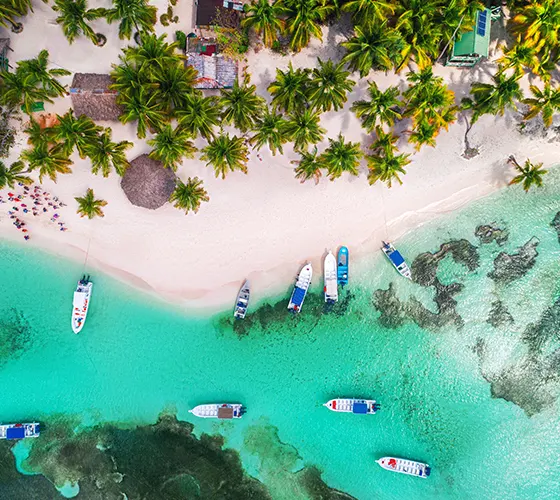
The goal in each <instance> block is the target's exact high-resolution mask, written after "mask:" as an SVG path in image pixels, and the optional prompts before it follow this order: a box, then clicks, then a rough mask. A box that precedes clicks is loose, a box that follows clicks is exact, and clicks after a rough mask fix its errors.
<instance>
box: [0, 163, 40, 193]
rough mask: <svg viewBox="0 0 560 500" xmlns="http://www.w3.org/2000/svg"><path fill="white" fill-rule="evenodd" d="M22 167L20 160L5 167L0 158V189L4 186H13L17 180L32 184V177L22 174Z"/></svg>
mask: <svg viewBox="0 0 560 500" xmlns="http://www.w3.org/2000/svg"><path fill="white" fill-rule="evenodd" d="M24 167H25V165H24V164H23V162H21V161H16V162H15V163H12V164H11V165H10V166H9V167H7V166H6V165H5V164H4V162H2V161H1V160H0V189H4V188H5V187H6V186H8V187H11V188H13V187H15V185H16V184H17V183H19V182H21V183H22V184H32V183H33V179H31V177H29V176H27V175H24V174H23V169H24Z"/></svg>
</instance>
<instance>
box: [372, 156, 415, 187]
mask: <svg viewBox="0 0 560 500" xmlns="http://www.w3.org/2000/svg"><path fill="white" fill-rule="evenodd" d="M409 156H410V155H407V154H401V155H395V154H394V153H390V154H374V155H370V156H368V157H367V161H368V169H369V174H368V181H369V183H370V184H374V183H376V182H377V181H381V182H385V183H386V184H387V186H388V187H391V185H392V182H393V181H394V180H396V181H397V182H398V183H399V184H402V181H401V179H400V177H399V175H401V174H406V170H405V169H404V167H405V166H406V165H408V164H409V163H410V160H409V159H408V157H409Z"/></svg>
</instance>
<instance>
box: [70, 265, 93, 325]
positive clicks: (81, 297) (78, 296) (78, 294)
mask: <svg viewBox="0 0 560 500" xmlns="http://www.w3.org/2000/svg"><path fill="white" fill-rule="evenodd" d="M92 287H93V283H92V282H91V281H90V279H89V276H87V277H86V275H85V274H84V276H83V277H82V279H81V280H80V281H78V286H77V287H76V291H75V292H74V300H73V301H72V330H73V331H74V333H80V331H81V330H82V328H83V327H84V324H85V322H86V317H87V312H88V309H89V302H90V298H91V289H92Z"/></svg>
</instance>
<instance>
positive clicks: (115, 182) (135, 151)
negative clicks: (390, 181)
mask: <svg viewBox="0 0 560 500" xmlns="http://www.w3.org/2000/svg"><path fill="white" fill-rule="evenodd" d="M109 3H110V2H94V1H91V2H90V7H97V6H106V7H109ZM153 3H154V4H157V5H158V6H159V7H160V11H161V10H163V8H162V7H161V6H166V2H164V1H162V0H159V1H157V2H153ZM175 10H176V13H177V14H178V15H179V17H180V21H179V23H178V24H172V25H171V26H169V27H168V28H165V29H164V28H163V27H162V26H161V25H159V23H158V25H157V30H158V33H162V32H164V30H165V31H167V32H168V33H170V35H169V36H168V38H169V39H173V36H172V33H174V31H175V30H177V29H181V30H182V31H184V32H186V33H188V32H190V31H192V30H193V26H194V22H193V6H192V1H187V0H179V5H178V6H177V8H176V9H175ZM55 18H56V13H55V12H53V11H52V10H51V8H50V7H49V6H48V5H45V4H43V3H42V2H36V3H35V12H34V13H33V14H31V15H30V16H28V17H27V18H26V19H25V20H24V25H25V29H24V31H23V33H21V34H19V35H14V34H12V33H9V32H8V31H7V30H3V31H0V37H3V36H8V37H9V38H10V39H11V46H12V48H13V49H14V52H13V53H11V55H10V62H11V63H14V62H15V61H17V60H20V59H26V58H30V57H34V56H36V55H37V53H38V52H39V51H40V50H41V49H43V48H46V49H47V50H48V51H49V53H50V58H51V61H52V62H53V63H55V64H56V65H59V66H61V67H63V68H66V69H68V70H69V71H71V72H72V73H75V72H89V73H108V72H109V71H110V69H111V64H112V63H116V62H117V61H118V55H119V53H120V49H121V47H123V46H126V45H127V42H123V41H120V40H119V39H118V36H117V26H118V25H117V24H113V25H107V24H106V23H105V21H98V22H95V23H94V27H95V28H96V31H100V32H102V33H104V34H105V35H106V36H107V39H108V41H107V44H106V45H105V46H104V47H102V48H99V47H95V46H94V45H93V44H92V43H91V42H90V41H89V40H87V39H85V38H81V39H79V40H77V41H76V42H75V43H74V44H73V45H69V44H68V42H67V41H66V39H65V38H64V36H63V34H62V30H61V28H60V26H58V25H56V24H55V23H54V19H55ZM325 31H326V30H325ZM331 38H332V37H329V36H327V34H326V36H325V39H324V40H325V43H326V42H327V40H329V42H330V47H331V49H330V50H329V48H327V47H326V45H325V46H322V45H321V44H320V43H319V42H317V41H314V42H313V43H312V44H311V46H310V47H309V48H308V49H306V50H305V51H303V52H302V53H300V54H297V55H295V56H290V57H281V56H279V55H276V54H272V53H271V52H269V51H267V50H261V51H259V52H258V53H252V52H251V53H250V54H249V56H248V68H249V73H250V74H251V81H252V82H253V83H255V84H257V87H258V90H259V93H260V95H263V96H267V97H268V95H267V94H266V92H265V91H266V87H267V86H268V84H269V83H270V82H271V81H272V80H274V79H275V68H276V67H278V68H281V69H285V68H286V67H287V66H288V63H289V61H292V62H293V64H294V66H296V67H313V66H314V65H315V64H316V61H317V57H321V58H322V59H328V58H329V57H332V58H335V57H336V58H338V54H339V52H338V49H337V48H336V47H337V45H336V44H335V43H334V42H333V41H332V40H331ZM493 71H494V66H493V65H492V63H490V62H486V63H484V64H482V65H480V66H478V67H477V68H475V69H474V70H468V69H458V68H445V67H442V66H438V67H437V69H436V73H437V74H439V75H441V76H444V77H445V79H446V81H447V82H448V83H449V84H450V88H451V89H452V90H454V91H455V92H456V97H457V100H458V101H459V100H460V99H461V97H464V96H466V95H467V93H468V89H469V87H470V82H471V81H472V79H473V77H474V76H475V75H476V77H477V79H482V78H481V76H480V75H485V78H486V79H489V77H490V75H491V74H492V73H493ZM354 78H355V79H356V80H358V75H357V74H356V75H354ZM404 78H405V72H403V74H401V75H394V74H387V75H386V74H384V73H372V74H371V75H370V77H369V79H370V80H372V79H375V81H377V82H378V84H379V86H380V87H381V88H383V89H384V88H386V87H387V86H389V85H395V84H399V83H401V82H402V81H403V80H404ZM71 79H72V77H67V78H65V79H64V83H67V84H70V82H71ZM525 83H526V82H525ZM366 89H367V83H366V80H365V79H363V80H360V81H359V83H358V84H357V85H356V87H355V89H354V91H353V92H352V93H351V94H350V96H349V101H348V103H347V105H346V107H345V109H344V111H342V112H338V113H335V112H331V113H326V114H324V115H323V116H322V126H323V127H324V128H326V129H327V130H328V134H327V135H328V136H329V137H332V138H334V137H336V136H337V135H338V133H339V132H342V134H343V135H344V136H345V137H346V138H347V139H348V140H352V141H359V142H361V143H362V144H369V142H371V140H369V139H368V137H367V134H366V133H365V131H364V130H363V129H362V128H361V126H360V122H359V121H358V119H357V118H356V117H355V116H354V115H353V114H352V113H351V112H350V111H349V107H350V104H351V103H352V102H353V101H355V100H356V99H360V98H362V97H364V96H365V91H366ZM70 106H71V103H70V98H69V97H67V98H64V99H58V100H57V101H56V103H55V104H54V105H48V104H47V105H46V111H47V112H54V113H58V114H63V113H64V112H66V111H67V110H68V109H69V108H70ZM101 124H102V125H104V126H110V127H111V128H112V129H113V139H115V140H124V139H127V140H130V141H133V142H134V143H135V146H134V148H132V149H130V150H129V151H128V153H127V156H128V158H129V160H132V159H134V158H135V157H137V156H138V155H139V154H142V153H147V152H149V150H150V148H149V146H148V145H147V144H146V143H145V141H143V140H142V141H141V140H138V139H137V138H136V134H135V126H123V125H121V124H120V123H117V122H105V123H101ZM464 132H465V124H464V122H463V121H462V120H459V121H458V122H457V123H456V124H454V125H452V126H451V127H450V129H449V132H446V133H445V132H444V133H442V134H441V135H440V136H439V137H438V138H437V147H436V148H435V149H433V148H427V147H426V148H424V149H422V151H421V152H420V153H417V154H414V156H413V157H412V160H413V161H412V163H411V164H410V165H409V166H408V167H407V172H408V174H407V175H406V176H405V177H404V179H403V180H404V185H403V186H399V185H394V186H393V187H392V188H391V189H388V188H387V187H386V186H385V185H383V184H380V183H379V184H376V185H375V186H370V185H369V184H368V182H367V174H366V172H367V171H366V167H365V162H364V163H363V165H362V171H361V174H360V176H359V177H352V178H351V177H349V176H344V177H342V178H341V179H337V180H336V181H334V182H330V181H329V180H328V179H326V178H323V179H321V182H320V183H319V185H315V184H314V183H313V182H307V183H305V184H300V183H299V181H298V180H297V179H295V177H294V172H293V165H291V164H290V161H291V160H293V159H295V158H296V155H295V154H294V153H293V151H292V148H291V146H286V148H285V151H284V153H285V154H284V155H277V156H276V157H273V156H272V155H271V154H270V153H269V152H268V150H267V149H266V148H263V149H262V150H261V152H260V155H261V157H262V161H261V160H259V158H258V157H257V155H256V154H255V152H253V153H252V154H251V159H250V163H249V173H248V175H244V174H242V173H234V174H230V175H229V176H228V177H227V178H226V179H225V180H221V179H216V178H214V175H213V171H212V169H211V168H209V167H206V166H205V164H204V163H203V162H201V161H198V160H186V161H185V162H184V163H183V165H182V166H181V167H180V169H179V170H178V175H179V176H180V177H181V178H182V179H186V178H187V177H189V176H198V177H200V178H201V179H202V180H203V181H204V185H205V188H206V189H207V191H208V193H209V195H210V202H209V203H206V204H203V206H202V207H201V209H200V211H199V213H198V214H189V215H188V216H185V214H184V212H181V211H179V210H177V209H175V208H173V206H171V205H170V204H167V205H165V206H164V207H162V208H160V209H158V210H155V211H151V210H147V209H142V208H138V207H135V206H133V205H131V204H130V203H129V202H128V200H127V198H126V197H125V195H124V193H123V192H122V190H121V188H120V180H121V179H120V177H118V176H117V175H116V174H113V175H111V177H109V178H107V179H104V178H103V177H101V176H94V175H93V174H91V171H90V166H89V163H88V161H87V160H85V161H84V160H80V158H79V157H78V156H77V154H75V155H74V157H73V160H74V161H75V164H74V166H73V173H72V174H71V175H60V176H59V180H58V182H57V183H56V184H55V183H53V182H51V181H48V180H45V181H44V187H45V189H47V190H48V191H50V192H51V193H52V194H53V195H56V196H58V197H59V198H61V199H62V200H63V201H64V202H65V203H67V205H68V206H66V207H64V208H62V209H60V210H59V211H58V212H59V213H60V216H61V218H62V219H63V220H64V221H65V222H66V223H67V226H68V228H69V230H68V231H67V232H60V231H59V230H58V226H57V225H56V224H53V223H51V222H50V220H49V218H48V217H45V218H42V217H41V218H36V219H33V218H32V217H31V218H27V220H29V224H28V227H29V231H30V235H31V239H30V241H28V242H25V241H23V238H22V234H21V233H20V232H18V231H17V230H16V229H15V228H14V227H13V226H12V223H11V222H12V221H11V220H10V219H9V216H8V215H7V214H6V211H7V209H8V208H6V207H7V206H6V205H0V237H4V238H15V239H16V240H17V241H20V242H21V244H22V245H33V246H38V247H41V248H44V249H46V250H48V251H50V252H53V253H55V254H60V255H63V256H68V257H71V258H76V259H79V260H84V258H85V253H86V251H88V249H89V251H88V266H92V267H94V268H99V269H100V270H103V271H107V272H109V273H110V274H112V275H114V276H116V277H118V278H119V279H123V280H125V281H127V282H130V283H132V284H133V285H135V286H140V287H142V288H144V289H147V290H150V291H153V292H156V293H157V294H159V295H161V296H163V297H164V298H165V299H166V300H170V301H175V302H180V303H181V304H182V305H184V306H185V307H186V308H189V309H201V308H203V309H207V308H212V309H213V308H216V307H224V306H226V307H229V306H230V305H231V303H232V301H233V299H234V297H235V294H236V292H237V289H238V288H239V285H240V283H241V282H242V280H243V279H245V278H249V279H250V280H251V281H252V283H253V289H254V296H255V298H256V299H260V298H262V297H263V296H265V295H270V294H272V293H277V292H279V291H281V290H285V289H286V287H287V285H288V283H289V282H290V281H291V280H292V279H293V277H294V276H295V273H296V272H297V270H298V269H299V267H300V266H301V265H302V264H303V263H304V262H305V261H307V260H310V261H311V262H312V263H313V264H314V265H315V266H316V269H321V264H320V260H321V258H322V256H323V255H324V253H325V250H326V249H333V250H334V249H336V248H337V247H338V246H340V245H341V244H344V245H346V246H348V247H349V248H350V252H351V254H352V257H354V256H356V255H359V254H364V253H368V252H372V251H377V249H378V247H379V243H380V240H381V239H384V238H388V239H390V240H395V239H397V238H399V237H400V236H402V235H403V234H404V233H405V232H407V231H409V230H410V229H412V228H415V227H417V226H419V225H420V224H422V223H424V222H426V221H428V220H431V219H433V218H435V217H437V216H438V215H440V214H442V213H448V212H449V211H451V210H453V209H456V208H458V207H461V206H464V205H465V204H467V203H468V202H470V201H472V200H475V199H477V198H480V197H483V196H486V195H488V194H489V193H492V192H494V191H496V190H498V189H501V188H503V187H504V186H506V185H507V183H508V181H509V179H510V178H511V177H512V176H513V171H512V169H511V167H509V166H507V164H506V160H507V157H508V156H509V155H511V154H513V155H515V156H516V157H517V158H518V159H519V160H520V161H521V160H525V159H526V158H527V157H529V158H531V159H532V160H533V161H537V162H544V165H545V167H551V166H552V165H554V164H555V163H560V143H557V142H556V143H555V142H552V143H549V142H548V141H547V140H545V139H528V138H527V137H523V136H521V135H520V134H519V133H518V132H517V131H516V130H515V123H514V120H513V118H512V117H511V116H507V115H506V116H505V117H492V116H485V117H483V118H482V119H480V120H479V122H478V123H476V125H475V126H474V127H473V129H472V131H471V134H470V142H471V145H472V146H474V147H478V148H479V150H480V154H479V155H478V156H477V157H475V158H473V159H470V160H466V159H464V158H462V156H461V154H462V152H463V150H464V145H463V136H464ZM326 142H327V141H326V140H325V144H326ZM325 144H322V145H320V146H319V149H320V150H322V149H324V147H325ZM405 144H406V139H405V138H401V140H400V141H399V146H400V147H401V150H402V151H403V152H413V151H412V148H410V147H409V146H407V145H405ZM197 145H198V146H200V147H203V146H204V141H203V140H200V139H199V140H198V142H197ZM25 147H26V138H25V135H24V134H19V136H18V140H17V145H16V147H14V148H13V149H12V151H11V157H10V158H9V159H8V162H9V161H14V160H16V159H17V157H18V156H19V152H20V151H21V150H22V149H23V148H25ZM87 188H93V190H94V192H95V195H96V197H97V198H102V199H104V200H107V202H108V205H107V206H106V207H105V217H104V218H103V219H95V220H91V221H90V220H87V219H80V217H79V216H78V215H77V214H76V203H75V202H74V197H75V196H82V195H83V194H84V193H85V190H86V189H87ZM7 191H8V190H4V193H5V192H7ZM61 272H64V268H62V267H61ZM76 278H77V277H76Z"/></svg>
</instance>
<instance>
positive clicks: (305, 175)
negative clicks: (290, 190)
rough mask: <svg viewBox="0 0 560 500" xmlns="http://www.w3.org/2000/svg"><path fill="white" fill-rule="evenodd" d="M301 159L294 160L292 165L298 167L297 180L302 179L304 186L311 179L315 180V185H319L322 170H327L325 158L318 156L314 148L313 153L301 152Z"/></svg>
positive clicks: (296, 169)
mask: <svg viewBox="0 0 560 500" xmlns="http://www.w3.org/2000/svg"><path fill="white" fill-rule="evenodd" d="M299 154H300V159H299V160H293V161H292V162H291V163H292V164H293V165H297V166H296V168H295V171H296V179H300V182H301V183H302V184H303V183H304V182H305V181H307V180H309V179H314V180H315V184H319V179H320V178H321V175H323V174H322V172H321V169H322V168H325V164H324V163H323V158H322V157H321V156H320V155H318V154H317V148H316V147H314V148H313V151H311V153H309V152H307V151H300V153H299Z"/></svg>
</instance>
